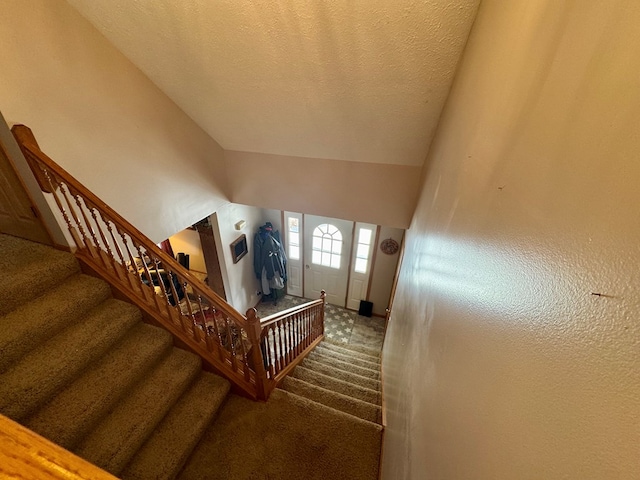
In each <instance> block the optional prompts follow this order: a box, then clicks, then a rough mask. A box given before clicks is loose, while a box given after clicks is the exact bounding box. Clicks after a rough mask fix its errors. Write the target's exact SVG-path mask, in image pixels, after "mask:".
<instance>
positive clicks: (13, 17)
mask: <svg viewBox="0 0 640 480" xmlns="http://www.w3.org/2000/svg"><path fill="white" fill-rule="evenodd" d="M0 45H1V48H0V64H1V65H2V75H1V76H0V111H2V113H3V114H4V116H5V118H6V120H7V122H9V123H10V124H12V123H24V124H26V125H28V126H30V127H31V128H32V129H33V131H34V133H35V135H36V138H37V139H38V141H39V143H40V146H41V148H42V149H43V150H44V151H45V152H46V153H47V154H48V155H49V156H50V157H52V158H53V159H54V160H55V161H56V162H58V163H59V164H60V165H62V166H63V167H64V168H65V169H67V170H68V171H70V172H71V173H72V174H73V175H74V176H76V177H77V178H78V179H79V180H80V181H81V182H83V183H84V184H85V185H86V186H87V187H89V188H90V189H91V190H93V191H94V192H95V193H96V194H97V195H98V196H100V197H101V198H102V199H103V200H105V201H106V202H107V203H108V204H110V205H111V206H112V207H113V208H114V209H115V210H116V211H118V212H119V213H121V214H122V215H123V216H124V217H125V218H127V219H128V220H130V221H131V222H132V223H133V224H134V225H135V226H136V227H138V228H139V229H141V230H142V231H143V232H144V233H146V234H147V235H148V236H149V237H151V238H152V239H153V240H154V241H160V240H163V239H165V238H167V237H169V236H170V235H172V234H173V233H175V232H177V231H179V230H181V229H183V228H185V227H186V226H188V225H190V224H192V223H194V222H196V221H197V220H199V219H201V218H203V217H205V216H207V215H209V214H210V213H211V212H212V211H214V210H215V209H216V208H218V207H219V206H220V205H222V204H224V203H226V202H227V198H226V193H225V192H224V191H223V188H222V187H221V186H222V185H225V184H226V180H225V177H226V173H225V167H224V160H223V152H222V149H221V147H220V146H219V145H218V144H217V143H216V142H215V141H214V140H213V139H211V137H209V136H208V135H207V134H205V133H204V131H202V130H201V129H200V128H199V127H198V126H197V125H196V124H195V123H194V122H193V121H192V120H191V119H190V118H189V117H187V115H186V114H184V113H183V112H182V111H181V110H180V109H179V108H178V107H177V106H176V105H175V104H174V103H173V102H171V101H170V100H169V99H168V98H167V97H166V96H165V95H164V94H163V93H162V92H161V91H160V90H159V89H158V88H157V87H155V85H153V83H151V81H150V80H149V79H147V77H145V76H144V75H143V74H142V73H141V72H140V71H139V70H138V69H137V68H136V67H134V66H133V64H132V63H131V62H129V61H128V60H127V59H126V58H125V57H124V56H123V55H122V54H121V53H119V52H118V51H117V50H116V49H115V48H114V47H113V46H112V45H111V44H110V43H109V42H108V41H107V40H106V39H105V38H104V37H103V36H102V35H100V34H99V33H98V32H97V30H95V29H94V28H93V27H92V26H91V25H90V24H89V23H88V22H87V21H86V20H85V19H84V18H82V17H81V16H80V15H79V14H78V13H77V12H76V11H75V10H74V9H73V8H72V7H70V6H69V5H68V4H67V3H66V2H63V1H58V0H8V1H5V2H3V4H2V15H0Z"/></svg>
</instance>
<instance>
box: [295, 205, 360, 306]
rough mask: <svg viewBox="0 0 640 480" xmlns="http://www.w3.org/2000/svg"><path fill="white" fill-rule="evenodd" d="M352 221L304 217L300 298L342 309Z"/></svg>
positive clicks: (312, 216) (345, 291)
mask: <svg viewBox="0 0 640 480" xmlns="http://www.w3.org/2000/svg"><path fill="white" fill-rule="evenodd" d="M352 236H353V222H350V221H348V220H340V219H337V218H328V217H318V216H315V215H304V263H305V265H304V296H305V297H306V298H311V299H315V298H319V297H320V292H321V291H322V290H324V291H325V292H326V293H327V302H328V303H331V304H332V305H337V306H339V307H344V306H345V303H346V297H347V281H348V277H349V264H350V256H351V239H352Z"/></svg>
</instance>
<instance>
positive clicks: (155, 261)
mask: <svg viewBox="0 0 640 480" xmlns="http://www.w3.org/2000/svg"><path fill="white" fill-rule="evenodd" d="M151 261H152V262H153V265H154V267H155V271H156V278H157V279H158V286H159V287H160V291H161V292H162V295H163V296H164V306H165V309H166V311H167V315H168V317H169V320H171V322H173V317H172V315H171V313H172V312H171V303H170V301H169V292H168V291H167V286H166V285H165V284H164V280H163V279H162V276H161V275H160V270H161V268H160V260H158V259H157V258H153V259H151ZM151 284H152V285H153V277H152V278H151ZM154 290H155V289H154Z"/></svg>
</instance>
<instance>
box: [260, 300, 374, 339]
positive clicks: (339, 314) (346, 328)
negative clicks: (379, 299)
mask: <svg viewBox="0 0 640 480" xmlns="http://www.w3.org/2000/svg"><path fill="white" fill-rule="evenodd" d="M309 301H311V300H309V299H306V298H300V297H292V296H291V295H285V296H284V297H283V298H281V299H279V300H278V304H277V305H273V303H272V302H264V303H260V304H259V305H258V306H257V307H256V309H257V310H258V316H259V317H260V318H264V317H266V316H268V315H272V314H274V313H277V312H281V311H282V310H286V309H288V308H291V307H295V306H296V305H300V304H301V303H306V302H309ZM384 324H385V319H384V318H380V317H364V316H362V315H358V312H354V311H352V310H347V309H346V308H342V307H336V306H335V305H330V304H327V306H326V309H325V318H324V334H325V337H326V338H327V340H329V341H331V342H334V343H345V344H348V345H364V346H366V347H370V348H377V349H379V350H382V340H383V338H384Z"/></svg>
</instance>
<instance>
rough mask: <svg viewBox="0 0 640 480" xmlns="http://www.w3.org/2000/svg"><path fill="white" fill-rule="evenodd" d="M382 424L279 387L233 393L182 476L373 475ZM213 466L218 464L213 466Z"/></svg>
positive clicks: (313, 478)
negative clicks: (257, 395) (266, 393)
mask: <svg viewBox="0 0 640 480" xmlns="http://www.w3.org/2000/svg"><path fill="white" fill-rule="evenodd" d="M381 436H382V427H380V426H379V425H376V424H374V423H372V422H367V421H364V420H360V419H358V418H355V417H353V416H352V415H348V414H346V413H342V412H338V411H336V410H334V409H332V408H329V407H325V406H324V405H321V404H319V403H316V402H313V401H310V400H307V399H306V398H303V397H300V396H297V395H293V394H290V393H288V392H285V391H282V390H276V391H274V392H273V394H272V395H271V398H270V399H269V401H268V402H267V403H261V402H252V401H250V400H247V399H244V398H242V397H238V396H236V395H230V396H229V398H228V400H227V402H226V404H225V405H224V406H223V407H222V408H221V409H220V412H219V416H218V418H217V420H216V422H215V424H213V426H212V428H209V429H208V430H207V432H206V433H205V435H204V437H203V439H202V440H201V442H200V444H199V445H198V447H197V448H196V450H195V451H194V454H193V455H192V457H191V459H190V460H189V462H188V464H187V465H186V467H185V469H184V470H183V472H182V474H181V475H180V476H179V477H178V478H179V479H180V480H209V479H210V480H214V479H216V480H217V479H220V480H228V479H242V480H244V479H246V480H249V479H251V480H253V479H256V480H257V479H260V480H289V479H291V480H294V479H306V480H324V479H332V480H347V479H348V480H375V479H376V478H377V475H378V461H379V455H380V443H381ZM212 467H215V468H212Z"/></svg>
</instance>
